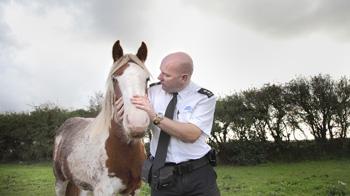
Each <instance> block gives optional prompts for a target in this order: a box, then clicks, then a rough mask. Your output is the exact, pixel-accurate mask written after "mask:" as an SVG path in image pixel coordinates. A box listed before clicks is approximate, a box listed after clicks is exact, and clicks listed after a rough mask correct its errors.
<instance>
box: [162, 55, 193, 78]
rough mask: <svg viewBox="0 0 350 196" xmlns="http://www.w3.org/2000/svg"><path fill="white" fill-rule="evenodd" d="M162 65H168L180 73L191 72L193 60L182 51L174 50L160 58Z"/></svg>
mask: <svg viewBox="0 0 350 196" xmlns="http://www.w3.org/2000/svg"><path fill="white" fill-rule="evenodd" d="M161 64H162V65H170V66H172V67H173V68H174V69H176V70H177V71H178V72H179V73H181V74H188V75H189V76H191V75H192V73H193V61H192V58H191V57H190V56H189V55H188V54H186V53H184V52H175V53H171V54H169V55H167V56H166V57H164V59H163V60H162V63H161Z"/></svg>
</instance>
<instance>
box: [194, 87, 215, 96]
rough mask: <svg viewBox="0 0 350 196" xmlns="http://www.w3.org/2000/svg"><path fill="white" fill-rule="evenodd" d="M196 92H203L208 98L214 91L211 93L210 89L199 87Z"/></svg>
mask: <svg viewBox="0 0 350 196" xmlns="http://www.w3.org/2000/svg"><path fill="white" fill-rule="evenodd" d="M198 92H199V93H200V94H203V95H206V96H208V98H210V97H212V96H213V95H214V93H212V92H211V91H210V90H208V89H205V88H201V89H199V90H198Z"/></svg>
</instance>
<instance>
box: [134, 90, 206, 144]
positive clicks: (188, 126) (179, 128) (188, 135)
mask: <svg viewBox="0 0 350 196" xmlns="http://www.w3.org/2000/svg"><path fill="white" fill-rule="evenodd" d="M131 102H132V103H133V104H134V105H135V106H136V108H138V109H141V110H144V111H146V112H147V114H148V116H149V117H150V120H151V121H152V120H153V119H154V118H155V117H156V113H155V111H154V109H153V107H152V105H151V103H150V101H149V100H148V98H147V97H146V96H134V97H133V98H131ZM157 126H158V127H159V128H160V129H162V130H164V131H165V132H167V133H168V134H169V135H171V136H174V137H176V138H178V139H180V140H182V141H184V142H188V143H193V142H195V141H196V140H197V139H198V138H199V136H200V135H201V133H202V130H201V129H199V128H198V127H197V126H196V125H194V124H192V123H182V122H177V121H174V120H171V119H169V118H166V117H164V119H163V120H161V121H160V123H159V124H158V125H157Z"/></svg>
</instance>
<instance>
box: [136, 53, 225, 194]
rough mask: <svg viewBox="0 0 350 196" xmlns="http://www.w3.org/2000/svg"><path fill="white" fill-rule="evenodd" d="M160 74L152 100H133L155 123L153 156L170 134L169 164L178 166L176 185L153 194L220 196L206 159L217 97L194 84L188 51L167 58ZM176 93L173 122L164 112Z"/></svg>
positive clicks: (151, 94)
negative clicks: (160, 141) (161, 139)
mask: <svg viewBox="0 0 350 196" xmlns="http://www.w3.org/2000/svg"><path fill="white" fill-rule="evenodd" d="M160 71H161V73H160V75H159V76H158V79H159V81H160V82H158V83H155V84H152V85H150V88H149V91H148V97H147V96H135V97H133V98H132V99H131V101H132V103H133V104H135V106H136V107H137V108H139V109H142V110H144V111H146V112H147V113H148V115H149V117H150V119H151V120H152V121H153V123H152V125H151V130H152V139H151V142H150V152H151V155H152V156H153V157H154V156H155V154H156V150H157V145H158V139H159V135H160V131H161V130H163V131H165V132H166V133H168V134H169V135H170V142H169V144H168V150H167V155H166V160H165V162H166V163H165V165H172V166H174V167H175V172H174V178H175V179H174V182H175V183H174V184H172V185H171V186H168V187H166V188H164V189H157V188H154V187H153V188H152V187H151V189H152V190H151V192H152V195H153V196H158V195H159V196H160V195H161V196H166V195H181V196H184V195H208V196H216V195H220V193H219V190H218V187H217V183H216V172H215V170H214V169H213V167H212V165H211V164H209V162H208V161H207V158H206V156H208V153H210V150H211V148H210V146H209V145H208V144H207V143H206V140H207V138H208V137H209V136H210V132H211V128H212V124H213V118H214V111H215V103H216V98H215V96H214V95H213V93H212V92H210V91H209V90H207V89H204V88H201V87H199V86H198V85H197V84H195V83H194V82H192V81H191V76H192V73H193V62H192V59H191V57H190V56H189V55H188V54H186V53H184V52H176V53H172V54H169V55H168V56H166V57H165V58H164V59H163V60H162V62H161V66H160ZM173 93H177V104H176V107H175V113H174V117H173V119H169V118H167V117H165V116H164V113H165V110H166V107H167V105H168V103H169V102H170V100H171V99H172V97H173ZM203 160H205V162H203ZM203 163H204V164H203Z"/></svg>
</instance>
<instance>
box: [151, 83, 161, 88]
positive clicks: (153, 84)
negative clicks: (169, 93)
mask: <svg viewBox="0 0 350 196" xmlns="http://www.w3.org/2000/svg"><path fill="white" fill-rule="evenodd" d="M159 84H160V82H155V83H152V84H150V85H149V87H152V86H155V85H159Z"/></svg>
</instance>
